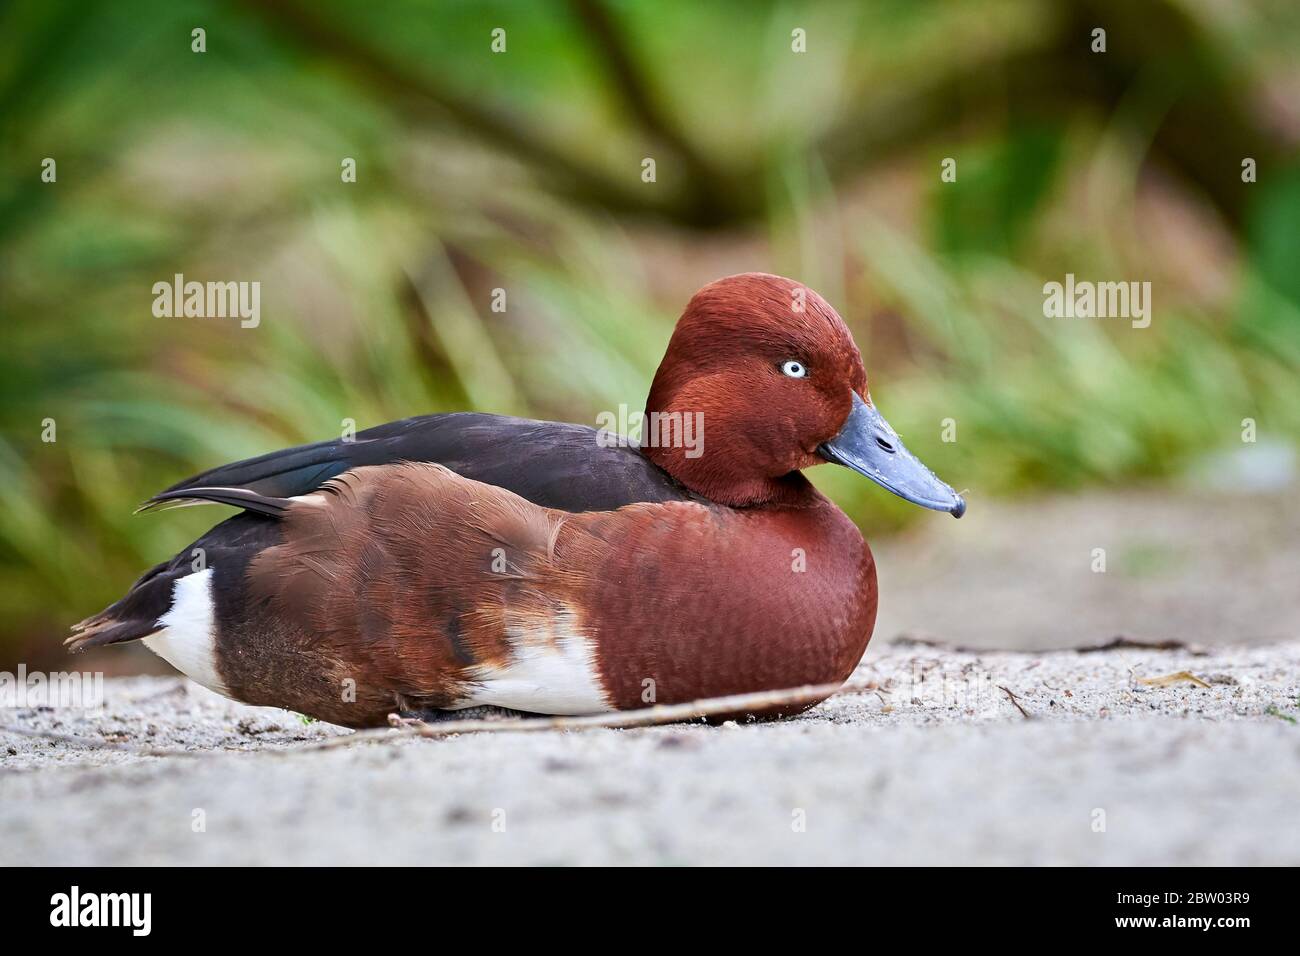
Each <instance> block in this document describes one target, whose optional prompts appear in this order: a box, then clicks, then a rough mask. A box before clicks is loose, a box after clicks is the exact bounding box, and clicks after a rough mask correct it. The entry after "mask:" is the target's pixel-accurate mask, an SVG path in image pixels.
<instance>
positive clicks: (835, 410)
mask: <svg viewBox="0 0 1300 956" xmlns="http://www.w3.org/2000/svg"><path fill="white" fill-rule="evenodd" d="M646 414H647V418H646V426H645V430H644V432H643V435H642V450H643V452H644V453H645V454H646V455H647V456H648V457H649V458H650V459H651V460H652V461H654V462H655V463H656V464H658V465H659V466H660V467H661V468H663V469H664V470H666V471H667V472H668V473H669V474H671V475H672V476H673V477H674V478H676V479H677V480H678V481H680V482H681V483H682V484H684V485H686V487H688V488H690V489H691V490H692V491H695V492H697V493H699V494H701V495H703V496H704V497H706V498H709V499H711V500H713V501H717V502H719V503H721V504H728V505H733V506H737V507H743V506H749V505H758V504H773V503H782V502H787V501H791V500H793V499H795V498H797V497H798V496H800V495H802V494H806V488H807V486H806V484H805V483H804V480H803V478H802V476H800V475H799V474H798V472H799V471H800V470H801V469H804V468H808V467H811V466H813V465H818V464H821V463H823V462H827V461H830V462H834V463H836V464H839V465H844V466H846V467H848V468H852V469H853V470H854V471H856V472H859V473H861V474H863V475H865V476H866V477H868V478H870V479H871V480H872V481H874V482H876V483H877V484H879V485H881V486H883V487H884V488H887V489H888V490H889V491H892V492H893V493H894V494H896V495H898V496H899V497H900V498H903V499H905V500H907V501H911V502H913V503H915V504H918V505H920V506H921V507H923V508H931V509H933V510H935V511H947V512H949V513H951V514H952V515H954V516H955V517H958V518H960V517H961V516H962V514H963V512H965V510H966V502H965V501H963V500H962V498H961V496H960V495H959V494H957V493H956V492H955V491H953V489H952V488H950V487H949V486H948V485H946V484H944V483H943V482H942V481H940V480H939V479H938V478H937V477H936V476H935V474H934V473H933V472H932V471H930V469H929V468H926V467H925V465H923V464H921V462H920V461H918V460H917V458H916V456H915V455H913V454H912V453H911V452H909V451H908V450H907V449H906V448H905V447H903V443H902V442H901V441H900V440H899V438H898V433H897V432H895V431H894V429H893V428H892V427H890V425H889V423H888V422H886V421H885V419H884V418H883V417H882V416H881V414H880V412H878V411H877V410H876V408H875V406H874V405H872V403H871V395H870V393H869V392H868V391H867V373H866V371H865V370H864V369H863V367H862V355H861V354H860V353H859V352H858V347H857V346H856V345H855V344H854V342H853V337H852V336H851V335H850V334H849V330H848V328H847V326H845V324H844V320H843V319H841V318H840V316H839V314H838V313H837V312H836V311H835V310H834V309H833V308H831V306H830V305H829V303H827V302H826V300H825V299H823V298H822V297H821V296H820V295H818V294H817V293H816V292H814V291H813V290H812V289H810V288H808V287H807V286H805V285H802V284H801V283H798V282H795V281H793V280H791V279H785V278H782V277H780V276H773V275H765V274H763V273H756V272H750V273H745V274H743V275H735V276H729V277H727V278H725V279H719V280H718V281H717V282H713V283H711V284H709V285H707V286H705V287H704V288H703V289H701V290H700V291H699V292H697V293H696V294H695V296H694V297H693V298H692V299H691V301H690V302H689V303H688V304H687V306H686V311H685V312H683V313H682V317H681V319H680V320H678V322H677V328H676V329H675V330H674V331H673V336H672V340H671V341H670V342H669V343H668V351H667V352H666V353H665V354H664V359H663V362H662V363H661V364H660V365H659V371H658V372H657V373H656V374H655V379H654V384H653V385H652V386H651V388H650V395H649V397H648V398H647V399H646ZM647 432H648V434H646V433H647Z"/></svg>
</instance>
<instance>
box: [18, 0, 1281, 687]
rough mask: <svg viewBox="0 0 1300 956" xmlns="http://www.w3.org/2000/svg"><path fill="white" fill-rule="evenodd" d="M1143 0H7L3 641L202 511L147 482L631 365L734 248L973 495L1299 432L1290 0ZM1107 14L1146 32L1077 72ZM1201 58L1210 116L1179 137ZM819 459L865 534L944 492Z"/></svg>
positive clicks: (21, 653) (1075, 482)
mask: <svg viewBox="0 0 1300 956" xmlns="http://www.w3.org/2000/svg"><path fill="white" fill-rule="evenodd" d="M1150 11H1151V12H1152V13H1153V14H1154V13H1161V11H1163V13H1161V15H1164V16H1167V17H1169V18H1172V19H1171V20H1170V22H1171V23H1172V24H1174V26H1175V27H1177V28H1178V30H1183V29H1185V30H1186V34H1185V35H1183V34H1179V33H1178V32H1177V30H1174V31H1172V32H1173V33H1174V34H1175V36H1174V39H1172V40H1171V39H1170V33H1171V31H1170V30H1164V31H1149V32H1151V33H1152V35H1151V36H1149V37H1148V36H1146V35H1145V34H1144V32H1143V31H1142V30H1134V29H1131V28H1130V29H1129V30H1128V32H1125V28H1124V26H1123V23H1124V16H1125V14H1124V13H1123V5H1122V4H1106V3H1100V2H1097V3H1091V2H1089V3H1077V4H1069V3H1064V4H1054V3H1047V2H1040V3H1035V2H1026V0H1020V2H1005V3H1002V2H999V3H997V4H995V5H993V7H992V8H990V7H989V5H987V4H936V5H927V4H912V3H902V2H887V3H879V4H870V5H859V4H849V3H830V4H815V5H814V4H800V3H770V4H742V3H738V2H733V3H718V4H667V5H655V6H653V7H650V6H647V5H640V4H632V3H616V4H610V5H602V4H596V3H591V2H574V3H558V2H551V3H539V4H514V3H468V2H457V3H444V4H438V5H426V4H421V3H416V2H409V0H404V2H398V3H391V4H385V5H384V6H383V7H374V6H367V7H359V6H356V5H352V4H345V3H341V2H331V3H324V4H317V5H311V6H306V5H303V6H299V5H297V4H293V3H284V2H274V3H265V4H252V3H250V4H244V5H229V4H219V3H204V2H193V0H181V2H174V3H172V2H168V3H163V2H153V3H138V4H129V5H128V4H108V3H104V4H92V5H83V4H72V3H68V4H58V3H54V4H37V3H21V2H20V3H11V4H8V5H6V6H4V7H3V8H0V117H3V119H2V120H0V122H3V134H4V135H3V147H2V152H0V169H2V170H3V180H2V182H0V275H2V276H3V287H2V289H0V296H2V298H0V308H2V309H3V315H4V327H5V330H6V333H7V334H6V344H7V347H6V348H5V349H4V350H3V352H0V396H2V397H3V402H2V403H0V408H2V409H3V411H2V412H0V416H2V417H0V429H2V431H0V495H3V501H0V569H3V577H2V578H0V580H2V582H3V583H2V584H0V601H3V605H4V607H5V608H6V610H7V612H8V613H7V614H6V615H5V618H4V620H3V621H2V622H0V663H3V661H4V660H6V659H14V660H17V659H23V660H28V661H33V660H39V659H41V658H42V656H43V655H51V654H53V653H54V652H55V651H57V648H58V642H57V638H58V637H59V636H60V634H61V633H62V631H63V629H64V628H65V627H66V625H67V624H69V623H70V622H71V621H74V620H76V619H78V618H80V617H82V616H84V615H85V614H87V613H90V612H92V611H95V610H97V609H99V608H100V607H101V606H103V605H104V604H107V603H109V602H110V601H112V600H114V599H115V598H116V597H118V596H119V595H120V594H121V593H122V591H123V590H124V589H125V588H126V586H128V585H129V583H130V582H131V581H132V580H133V579H134V577H135V575H136V574H138V573H139V572H140V571H142V570H143V569H144V568H146V567H148V566H150V565H151V564H153V563H155V562H156V561H158V560H160V559H162V558H163V557H165V556H167V555H169V554H170V553H172V552H174V551H175V550H177V549H179V548H181V547H183V546H184V545H185V544H187V543H188V542H189V541H190V540H192V539H193V537H195V536H196V535H197V534H199V533H201V532H202V531H203V530H204V529H206V528H207V527H208V526H209V525H210V524H211V523H213V522H214V521H215V520H216V519H217V518H219V516H220V514H219V512H218V511H215V510H212V509H194V510H188V511H182V512H178V513H169V514H167V515H165V516H147V517H133V516H132V515H131V511H132V509H133V507H134V505H135V504H136V503H138V502H139V501H141V500H142V499H143V498H145V497H146V496H147V495H149V494H150V493H152V492H154V491H156V490H158V489H159V488H161V487H163V486H165V485H167V484H170V483H171V482H173V481H175V480H177V479H179V478H181V477H184V476H186V475H188V474H191V473H194V472H196V471H199V470H202V469H204V468H207V467H211V466H213V465H215V464H218V463H221V462H225V461H230V460H234V459H238V458H241V457H245V456H248V455H254V454H259V453H262V452H265V451H268V450H271V449H273V448H277V447H282V446H284V445H288V444H293V443H298V442H303V441H310V440H317V439H320V438H324V437H331V436H334V435H337V434H339V433H340V431H341V430H342V428H343V422H344V421H345V420H348V419H350V420H354V421H355V422H356V423H357V427H358V428H364V427H367V426H369V425H374V424H378V423H380V422H383V421H387V420H390V419H393V418H398V417H403V416H406V415H411V414H417V413H422V412H433V411H446V410H456V409H464V408H474V409H480V410H484V411H496V412H508V413H515V414H526V415H532V416H535V417H542V418H557V419H567V420H573V421H581V422H589V423H594V422H595V420H596V413H597V412H598V411H600V410H602V409H613V408H617V407H618V406H619V404H624V403H625V404H628V405H629V406H631V407H632V408H634V409H635V408H638V407H639V403H640V402H641V401H642V400H643V398H644V395H645V393H646V391H647V389H648V386H649V382H650V379H651V376H652V375H653V372H654V368H655V366H656V364H657V362H658V360H659V357H660V355H661V354H662V351H663V348H664V346H665V344H666V343H667V340H668V336H669V334H670V332H671V328H672V323H673V321H674V320H675V318H676V315H677V313H678V312H679V310H680V308H681V306H682V305H683V304H684V302H685V300H686V298H687V297H688V296H689V294H690V293H691V291H693V290H694V289H695V288H697V287H698V286H700V285H702V284H704V283H705V282H708V281H710V280H712V279H714V278H717V277H719V276H720V275H725V274H728V273H731V272H737V271H745V270H752V269H758V270H766V271H772V272H778V273H782V274H786V275H790V276H793V277H796V278H798V279H801V280H803V281H805V282H808V283H809V284H810V285H812V286H814V287H815V288H818V289H819V290H820V291H821V292H822V293H823V294H825V295H826V296H827V297H828V298H830V300H831V301H832V302H833V304H835V305H836V306H837V307H838V308H839V309H840V311H841V312H842V313H843V314H844V316H845V318H846V320H847V321H848V322H849V324H850V326H851V327H852V328H853V329H854V332H855V335H856V336H857V339H858V342H859V344H860V345H861V346H862V349H863V352H864V356H865V358H866V361H867V366H868V372H869V374H871V376H872V385H873V394H874V396H875V398H876V400H877V402H878V403H879V404H880V405H881V407H882V408H883V409H884V411H885V412H886V414H887V415H888V416H889V417H890V419H891V420H892V421H893V422H894V424H895V425H896V426H897V427H898V428H899V430H900V432H902V434H903V435H904V437H905V438H906V439H907V441H908V443H909V445H910V446H912V447H913V449H914V450H915V451H916V452H917V453H918V454H919V455H920V456H921V457H922V458H923V459H924V460H926V461H927V462H928V463H930V464H931V465H932V466H933V467H934V468H935V470H936V471H938V472H939V473H940V474H941V475H943V476H944V477H945V478H947V479H948V480H950V481H952V482H953V483H954V484H956V485H957V486H958V487H959V488H967V489H969V490H970V498H971V501H972V507H978V504H979V501H980V499H981V498H982V497H988V496H994V495H1015V494H1021V493H1027V492H1035V491H1045V490H1073V489H1079V488H1084V487H1087V486H1089V485H1094V484H1114V483H1120V482H1131V481H1147V480H1168V479H1171V478H1174V477H1176V476H1177V475H1179V474H1181V473H1182V472H1183V471H1184V470H1185V469H1186V468H1187V467H1188V466H1189V465H1190V464H1191V463H1192V462H1194V461H1195V460H1196V459H1197V458H1199V457H1201V456H1203V455H1205V454H1207V453H1209V452H1211V451H1213V450H1215V449H1217V448H1221V447H1228V446H1231V445H1232V444H1233V443H1234V442H1239V432H1240V422H1241V420H1242V419H1243V418H1246V417H1253V418H1255V419H1257V421H1258V422H1259V428H1260V431H1261V433H1262V434H1267V435H1269V436H1272V437H1275V438H1281V439H1284V440H1287V441H1294V440H1295V439H1296V438H1297V436H1300V376H1298V375H1297V371H1300V334H1297V330H1298V329H1300V324H1298V321H1300V278H1297V277H1298V276H1300V270H1297V269H1296V250H1297V249H1300V170H1298V167H1297V165H1296V158H1295V149H1294V130H1292V131H1291V133H1290V136H1291V138H1290V139H1288V138H1287V134H1284V133H1279V132H1276V131H1275V130H1273V129H1272V128H1271V127H1269V126H1268V124H1264V127H1265V128H1264V131H1263V132H1259V131H1258V130H1257V129H1256V126H1255V125H1252V122H1251V121H1250V117H1251V116H1252V115H1253V113H1252V111H1258V110H1259V109H1262V108H1263V105H1267V104H1268V103H1270V102H1282V103H1283V104H1285V105H1287V106H1288V108H1289V109H1290V110H1291V111H1292V112H1291V114H1290V115H1291V116H1292V117H1294V115H1295V113H1296V111H1297V110H1298V109H1300V106H1298V104H1297V95H1296V93H1297V91H1296V86H1295V77H1294V70H1293V68H1289V67H1288V65H1287V64H1288V59H1287V55H1286V54H1287V51H1292V52H1293V51H1294V49H1295V48H1296V43H1297V40H1298V39H1300V22H1298V21H1300V17H1297V15H1296V12H1295V10H1294V9H1293V8H1292V7H1291V6H1289V5H1287V4H1283V3H1271V2H1260V3H1255V4H1250V5H1246V6H1243V7H1241V8H1239V9H1237V10H1236V12H1234V13H1233V14H1232V15H1231V16H1230V17H1228V18H1227V19H1225V16H1226V15H1225V14H1223V13H1222V12H1221V11H1220V12H1219V13H1215V14H1212V15H1213V16H1214V17H1217V18H1218V19H1208V17H1210V16H1211V14H1207V13H1206V12H1205V11H1203V10H1200V9H1199V8H1197V7H1195V6H1187V5H1183V4H1176V3H1171V4H1156V3H1153V4H1151V6H1150ZM1096 18H1100V19H1096ZM1092 22H1103V23H1107V24H1113V28H1112V36H1113V37H1114V38H1115V40H1122V41H1124V43H1126V44H1127V45H1126V46H1121V48H1120V49H1118V50H1117V51H1116V53H1115V60H1114V62H1115V63H1117V64H1118V65H1117V66H1110V65H1108V66H1106V67H1104V68H1103V67H1101V66H1096V67H1095V69H1096V70H1097V71H1098V76H1099V77H1100V78H1099V79H1098V80H1097V82H1096V83H1095V84H1087V83H1076V82H1075V79H1076V76H1075V74H1077V73H1078V69H1077V68H1076V65H1075V63H1074V61H1072V60H1069V59H1068V56H1067V54H1068V51H1070V50H1073V49H1074V47H1075V46H1076V45H1080V44H1081V45H1082V48H1083V49H1084V51H1085V53H1086V41H1080V40H1079V37H1078V30H1079V25H1080V24H1087V23H1092ZM602 24H603V27H602ZM611 24H612V25H613V28H614V30H615V33H614V39H613V40H611V39H610V37H609V35H607V33H603V32H602V29H604V30H608V29H609V28H610V25H611ZM1013 25H1014V26H1013ZM196 26H201V27H203V28H204V29H205V30H206V31H207V44H208V51H207V52H206V53H203V54H196V53H193V52H191V50H190V31H191V29H193V28H194V27H196ZM495 26H503V27H505V28H506V29H507V36H508V51H507V53H505V54H502V55H493V54H492V53H491V52H490V50H489V46H488V44H489V31H490V30H491V29H492V28H493V27H495ZM794 26H798V27H801V28H804V29H806V30H807V31H808V37H809V51H808V53H806V54H793V53H791V52H790V50H789V38H790V29H791V28H792V27H794ZM619 37H621V38H622V40H624V41H626V42H625V44H624V45H622V46H620V43H619ZM1179 37H1181V38H1182V39H1181V40H1179ZM1139 41H1140V42H1142V43H1149V44H1150V47H1149V49H1147V48H1144V49H1142V50H1139V51H1136V52H1135V51H1134V49H1133V46H1134V45H1135V44H1137V43H1138V42H1139ZM1184 41H1185V42H1184ZM611 44H612V46H611ZM1044 50H1046V51H1047V52H1046V53H1044V52H1043V51H1044ZM1062 51H1066V52H1062ZM620 54H621V55H622V56H624V57H625V59H624V60H620V58H619V57H620ZM1069 55H1072V54H1069ZM1126 56H1127V57H1128V58H1129V59H1128V60H1125V59H1124V57H1126ZM1053 58H1055V59H1053ZM1058 61H1059V62H1060V63H1061V64H1062V66H1061V67H1060V70H1061V71H1062V72H1064V73H1066V74H1068V76H1069V78H1070V80H1069V82H1061V81H1059V78H1055V79H1054V78H1053V77H1054V76H1055V74H1054V73H1053V72H1052V70H1053V68H1052V66H1051V64H1052V63H1056V62H1058ZM1082 62H1083V63H1084V67H1085V69H1094V66H1093V62H1094V61H1086V60H1085V61H1082ZM1110 62H1111V61H1107V63H1108V64H1109V63H1110ZM1125 63H1130V64H1136V65H1135V66H1133V68H1132V69H1131V70H1130V69H1128V67H1126V66H1125V65H1124V64H1125ZM620 64H621V66H620ZM1105 70H1110V71H1111V72H1110V73H1105V75H1102V74H1103V73H1104V71H1105ZM1126 70H1127V72H1126ZM1035 71H1037V72H1035ZM629 76H630V77H631V79H629V78H628V77H629ZM1076 87H1077V88H1076ZM1053 97H1055V99H1053ZM1180 97H1181V99H1180ZM1183 99H1187V100H1189V101H1191V102H1194V103H1195V104H1197V107H1198V108H1199V109H1203V110H1204V111H1206V115H1207V117H1210V118H1211V119H1212V118H1213V117H1215V116H1218V117H1221V118H1223V119H1222V122H1220V123H1218V124H1217V125H1212V124H1210V123H1209V122H1208V121H1207V125H1206V127H1205V128H1204V130H1203V131H1202V134H1203V137H1204V140H1203V142H1199V143H1196V142H1194V143H1193V144H1192V145H1191V146H1180V144H1181V143H1183V140H1181V139H1180V138H1179V136H1180V135H1181V134H1180V128H1179V126H1178V123H1179V122H1180V117H1181V114H1180V113H1179V109H1180V105H1179V104H1180V103H1181V102H1182V100H1183ZM1040 101H1041V102H1040ZM1216 111H1217V112H1216ZM1283 112H1284V113H1285V111H1283ZM1252 130H1255V132H1253V133H1252V132H1251V131H1252ZM1234 136H1235V137H1236V138H1237V139H1238V140H1240V141H1239V142H1238V141H1233V139H1232V138H1233V137H1234ZM1252 137H1253V138H1252ZM1180 148H1181V152H1180ZM1261 149H1266V150H1267V151H1268V152H1267V156H1268V162H1267V163H1264V162H1261V170H1260V181H1259V182H1258V183H1255V184H1250V185H1244V184H1241V183H1240V182H1239V169H1238V165H1237V163H1238V160H1237V158H1236V157H1239V156H1242V155H1251V154H1253V153H1255V152H1259V151H1260V150H1261ZM647 155H649V156H655V157H657V161H658V172H659V180H658V182H656V183H654V184H645V183H642V182H641V180H640V171H641V169H640V162H641V159H642V157H644V156H647ZM46 156H51V157H54V158H56V159H57V162H58V181H57V183H54V184H43V183H41V182H40V180H39V173H40V164H41V161H42V159H43V158H44V157H46ZM946 156H955V157H957V158H958V179H957V182H955V183H942V182H940V179H939V168H940V161H941V159H942V158H944V157H946ZM343 157H354V158H356V160H357V163H358V170H359V176H358V181H357V182H356V183H355V184H343V183H341V182H340V178H339V168H340V166H339V164H340V161H341V160H342V158H343ZM1229 162H1230V163H1231V164H1230V165H1229ZM1207 169H1208V170H1209V172H1208V173H1207V172H1206V170H1207ZM1216 177H1222V178H1223V180H1225V181H1227V182H1226V184H1225V183H1221V182H1220V181H1219V180H1218V179H1216ZM1233 180H1238V181H1237V182H1233ZM177 272H181V273H184V274H185V276H186V277H187V278H190V279H199V280H201V281H202V280H206V279H223V280H228V279H237V280H254V279H256V280H259V281H261V282H262V287H263V302H262V323H261V325H260V327H259V328H257V329H241V328H239V326H238V323H237V322H233V321H222V320H197V319H157V318H154V317H153V316H152V314H151V312H150V307H151V304H152V293H151V287H152V284H153V283H154V282H156V281H160V280H169V279H170V277H171V276H172V275H173V274H174V273H177ZM1066 272H1073V273H1075V274H1076V275H1078V276H1079V277H1080V278H1097V279H1124V280H1127V279H1134V280H1144V279H1146V280H1151V281H1152V282H1153V286H1154V288H1155V302H1154V320H1153V323H1152V326H1151V328H1149V329H1145V330H1133V329H1131V328H1130V327H1129V326H1128V323H1127V322H1126V321H1123V320H1107V321H1084V320H1074V321H1071V320H1047V319H1044V318H1043V315H1042V292H1041V288H1042V284H1043V282H1045V281H1049V280H1060V279H1061V278H1062V276H1063V275H1064V274H1065V273H1066ZM496 288H502V289H505V290H506V293H507V296H508V307H507V310H506V311H505V312H504V313H496V312H493V311H491V308H490V301H491V295H492V290H493V289H496ZM949 418H951V419H953V420H954V421H955V422H956V424H957V441H956V442H954V443H945V442H943V441H942V440H941V437H940V435H941V433H940V429H941V422H943V421H944V420H945V419H949ZM45 419H53V420H54V421H55V422H56V424H57V441H56V442H53V443H47V442H43V441H42V440H41V434H42V428H43V424H42V423H43V421H44V420H45ZM813 477H814V479H815V480H816V481H817V482H818V483H819V484H820V485H822V486H823V487H825V488H826V489H827V490H828V492H829V493H830V494H832V495H833V496H834V497H835V498H836V499H837V500H838V501H840V502H841V504H842V505H843V506H844V507H845V508H846V509H847V510H848V511H849V512H850V513H851V514H852V515H853V517H854V518H855V519H856V520H858V521H859V522H860V523H861V524H862V525H863V527H864V529H865V530H867V532H868V533H869V534H871V533H874V532H878V531H881V530H889V529H894V528H897V527H899V526H900V525H901V524H903V523H904V522H907V521H911V520H917V518H918V517H919V516H920V512H918V511H916V510H915V509H908V508H907V507H906V506H904V505H902V504H900V503H899V502H896V501H895V500H894V499H892V498H890V497H889V496H887V495H885V494H883V493H882V492H880V491H879V490H878V489H876V488H875V487H874V486H872V485H870V484H869V483H866V482H862V481H860V480H857V479H855V478H854V477H853V476H851V475H849V474H847V473H836V472H833V471H832V470H831V469H818V470H817V471H816V472H815V473H814V475H813ZM47 659H50V658H49V657H48V656H47Z"/></svg>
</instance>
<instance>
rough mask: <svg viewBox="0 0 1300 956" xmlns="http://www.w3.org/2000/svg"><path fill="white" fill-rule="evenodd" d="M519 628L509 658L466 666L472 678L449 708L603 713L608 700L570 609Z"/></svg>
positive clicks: (586, 642)
mask: <svg viewBox="0 0 1300 956" xmlns="http://www.w3.org/2000/svg"><path fill="white" fill-rule="evenodd" d="M528 630H529V633H524V634H518V636H517V638H516V641H515V647H514V653H513V654H512V656H511V660H510V663H508V664H507V665H505V666H504V667H489V666H480V667H475V668H471V669H470V673H469V676H470V678H471V679H472V680H474V681H475V682H476V683H477V686H475V687H474V688H473V690H471V691H470V693H469V696H468V697H466V698H465V699H464V700H463V701H460V702H459V703H457V704H455V705H453V706H452V707H450V708H448V709H450V710H463V709H464V708H466V707H480V706H483V705H488V706H492V707H505V708H508V709H510V710H523V711H529V712H531V713H535V714H603V713H607V712H609V711H611V710H613V709H614V708H613V707H612V706H611V705H610V703H609V700H608V698H607V697H606V695H605V690H604V688H603V687H602V686H601V682H600V676H599V674H597V672H596V660H595V655H594V654H593V653H592V646H591V641H590V640H589V639H588V638H587V636H586V635H585V634H583V633H582V632H581V630H580V629H579V628H578V627H577V626H576V621H575V619H574V616H573V615H572V614H571V613H569V612H562V613H561V614H559V615H558V616H557V618H556V620H554V621H553V622H552V623H551V625H550V626H549V627H547V628H530V629H528Z"/></svg>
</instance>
